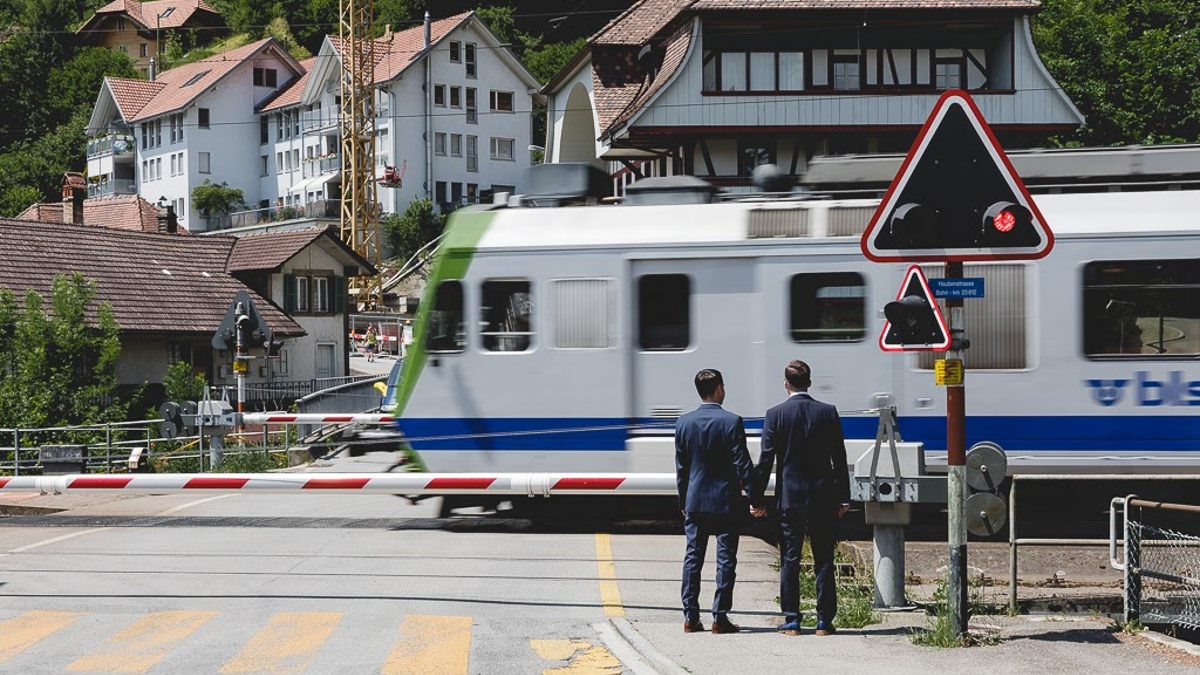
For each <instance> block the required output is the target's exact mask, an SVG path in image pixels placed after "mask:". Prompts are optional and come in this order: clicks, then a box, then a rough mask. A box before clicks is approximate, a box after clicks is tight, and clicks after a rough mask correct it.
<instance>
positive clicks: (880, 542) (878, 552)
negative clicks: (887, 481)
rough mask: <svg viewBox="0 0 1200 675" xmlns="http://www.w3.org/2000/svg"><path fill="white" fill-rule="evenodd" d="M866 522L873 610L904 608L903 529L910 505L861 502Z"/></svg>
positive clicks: (906, 605)
mask: <svg viewBox="0 0 1200 675" xmlns="http://www.w3.org/2000/svg"><path fill="white" fill-rule="evenodd" d="M863 506H864V508H865V515H866V522H867V524H868V525H873V526H874V535H873V540H874V543H875V560H874V562H875V608H876V609H899V608H902V607H908V606H909V603H908V600H907V598H905V596H904V577H905V571H904V526H905V525H907V524H909V523H910V522H912V504H908V503H903V502H866V503H864V505H863Z"/></svg>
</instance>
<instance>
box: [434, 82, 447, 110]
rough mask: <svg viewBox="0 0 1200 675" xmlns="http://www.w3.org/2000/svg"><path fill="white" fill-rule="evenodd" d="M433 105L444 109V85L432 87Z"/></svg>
mask: <svg viewBox="0 0 1200 675" xmlns="http://www.w3.org/2000/svg"><path fill="white" fill-rule="evenodd" d="M433 104H434V105H436V106H438V107H439V108H445V107H446V85H444V84H435V85H433Z"/></svg>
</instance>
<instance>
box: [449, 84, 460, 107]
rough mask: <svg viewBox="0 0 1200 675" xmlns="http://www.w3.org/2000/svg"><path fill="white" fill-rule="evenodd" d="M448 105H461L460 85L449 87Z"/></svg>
mask: <svg viewBox="0 0 1200 675" xmlns="http://www.w3.org/2000/svg"><path fill="white" fill-rule="evenodd" d="M450 107H451V108H461V107H462V87H450Z"/></svg>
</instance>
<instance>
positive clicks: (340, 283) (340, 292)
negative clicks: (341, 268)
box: [333, 277, 346, 314]
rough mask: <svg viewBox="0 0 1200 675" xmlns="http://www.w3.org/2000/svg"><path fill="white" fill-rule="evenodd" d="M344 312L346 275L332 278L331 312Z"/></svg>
mask: <svg viewBox="0 0 1200 675" xmlns="http://www.w3.org/2000/svg"><path fill="white" fill-rule="evenodd" d="M345 312H346V277H334V278H333V313H334V314H344V313H345Z"/></svg>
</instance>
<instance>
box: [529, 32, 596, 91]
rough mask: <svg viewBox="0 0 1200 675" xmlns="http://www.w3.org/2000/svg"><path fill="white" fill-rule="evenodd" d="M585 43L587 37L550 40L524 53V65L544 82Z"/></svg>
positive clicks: (573, 56) (565, 63)
mask: <svg viewBox="0 0 1200 675" xmlns="http://www.w3.org/2000/svg"><path fill="white" fill-rule="evenodd" d="M586 44H587V38H582V37H581V38H577V39H575V40H571V41H569V42H550V43H547V44H545V45H542V46H541V47H539V48H538V49H534V50H530V51H528V52H526V54H525V59H524V60H525V67H526V68H528V69H529V72H531V73H533V76H534V77H536V78H537V79H538V82H541V83H542V84H546V83H547V82H549V81H550V78H552V77H554V76H555V75H557V74H558V72H559V71H560V70H562V69H563V68H566V67H567V64H568V63H570V62H571V59H573V58H575V55H576V54H578V53H579V51H580V50H581V49H583V47H584V45H586Z"/></svg>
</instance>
